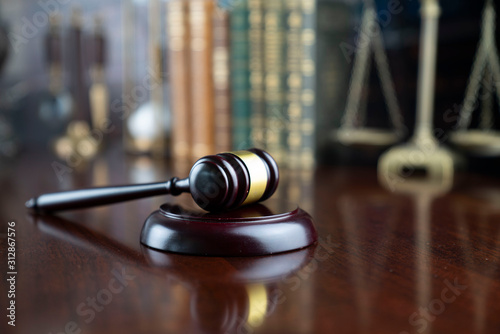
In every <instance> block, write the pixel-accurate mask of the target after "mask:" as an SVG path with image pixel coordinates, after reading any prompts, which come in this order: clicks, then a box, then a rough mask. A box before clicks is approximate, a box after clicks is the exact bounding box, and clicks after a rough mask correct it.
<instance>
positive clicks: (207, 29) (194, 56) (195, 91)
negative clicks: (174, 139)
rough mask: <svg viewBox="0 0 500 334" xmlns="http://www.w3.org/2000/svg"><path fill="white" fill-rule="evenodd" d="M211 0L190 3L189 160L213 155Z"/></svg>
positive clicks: (212, 4) (193, 0) (196, 0)
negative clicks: (190, 135) (191, 129)
mask: <svg viewBox="0 0 500 334" xmlns="http://www.w3.org/2000/svg"><path fill="white" fill-rule="evenodd" d="M213 8H214V3H213V1H211V0H191V1H190V2H189V24H190V33H191V39H190V40H191V43H190V44H191V45H190V49H191V59H190V60H191V103H192V126H193V132H192V140H193V145H192V157H193V159H198V158H200V157H202V156H205V155H209V154H214V153H216V152H215V147H214V130H215V129H214V107H213V106H214V101H213V77H212V71H211V69H212V28H213V27H212V20H211V18H212V14H213Z"/></svg>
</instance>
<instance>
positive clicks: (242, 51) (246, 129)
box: [231, 0, 252, 149]
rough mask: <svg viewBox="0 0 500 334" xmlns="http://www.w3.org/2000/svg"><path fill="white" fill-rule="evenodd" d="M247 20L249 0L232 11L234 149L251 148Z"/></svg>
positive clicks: (241, 1) (237, 3) (240, 2)
mask: <svg viewBox="0 0 500 334" xmlns="http://www.w3.org/2000/svg"><path fill="white" fill-rule="evenodd" d="M248 20H249V18H248V4H247V1H245V0H240V1H237V2H236V3H235V6H234V7H233V8H232V11H231V86H232V108H233V149H244V148H248V147H251V146H252V143H251V141H250V129H251V127H250V115H251V111H250V96H249V91H250V72H249V35H248Z"/></svg>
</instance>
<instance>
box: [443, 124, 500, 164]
mask: <svg viewBox="0 0 500 334" xmlns="http://www.w3.org/2000/svg"><path fill="white" fill-rule="evenodd" d="M450 142H451V143H452V144H453V145H454V146H456V147H457V148H459V149H460V150H462V151H464V152H466V153H468V154H471V155H477V156H487V157H490V156H497V155H500V133H499V132H497V131H491V130H488V131H485V130H479V129H478V130H466V131H456V132H452V133H451V134H450Z"/></svg>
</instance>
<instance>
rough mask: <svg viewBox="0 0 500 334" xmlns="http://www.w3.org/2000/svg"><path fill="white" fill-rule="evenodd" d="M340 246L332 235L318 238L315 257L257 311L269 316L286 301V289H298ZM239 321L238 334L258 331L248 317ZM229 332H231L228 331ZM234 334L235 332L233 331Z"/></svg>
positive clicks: (263, 317) (284, 280)
mask: <svg viewBox="0 0 500 334" xmlns="http://www.w3.org/2000/svg"><path fill="white" fill-rule="evenodd" d="M336 247H338V244H336V243H334V242H333V241H332V237H331V235H328V236H327V237H326V238H321V237H320V238H319V239H318V246H317V247H316V249H315V251H314V255H313V258H312V259H311V261H310V262H309V263H308V264H306V265H305V266H304V267H302V268H301V269H300V270H298V271H297V272H295V273H294V274H293V275H291V276H288V277H285V278H283V279H282V283H284V284H285V285H286V286H285V287H283V288H276V289H274V290H273V291H272V292H271V293H272V294H273V295H274V298H272V299H270V300H267V302H266V303H265V305H264V304H263V305H256V309H257V312H259V313H260V315H261V317H259V318H262V319H265V318H267V317H268V316H269V314H268V310H269V309H274V308H275V307H276V306H277V305H281V304H283V303H285V302H286V300H287V297H286V295H285V290H289V291H292V292H293V291H297V290H298V289H299V288H300V287H301V285H302V284H303V282H305V281H307V280H308V279H309V278H310V277H311V276H312V274H313V273H315V272H316V271H317V270H318V268H319V266H320V264H321V263H323V262H325V261H327V260H328V259H330V257H331V256H332V254H333V253H334V252H335V248H336ZM268 303H269V304H270V305H268ZM238 322H239V324H240V326H238V330H237V334H251V333H254V332H255V331H256V329H257V328H256V327H257V326H258V325H260V323H259V324H252V323H249V322H248V321H247V319H244V318H241V317H239V318H238ZM226 334H229V333H226ZM231 334H233V333H231Z"/></svg>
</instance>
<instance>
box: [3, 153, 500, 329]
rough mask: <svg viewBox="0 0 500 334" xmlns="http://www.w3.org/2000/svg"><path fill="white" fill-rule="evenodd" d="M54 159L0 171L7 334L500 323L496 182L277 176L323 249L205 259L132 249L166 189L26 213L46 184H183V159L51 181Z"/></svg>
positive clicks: (111, 160)
mask: <svg viewBox="0 0 500 334" xmlns="http://www.w3.org/2000/svg"><path fill="white" fill-rule="evenodd" d="M54 162H57V160H55V159H54V158H51V156H50V155H47V154H42V153H38V154H35V153H26V154H24V155H22V156H21V157H20V158H19V159H18V160H16V161H15V162H11V163H4V164H3V165H2V166H1V169H0V179H1V182H0V187H1V188H0V189H1V193H0V198H1V200H0V203H1V204H0V219H1V220H0V224H1V230H0V233H2V238H1V239H0V244H1V249H0V252H1V260H0V264H1V275H0V276H1V277H2V279H1V283H0V288H1V290H0V291H1V297H0V301H1V305H0V308H1V309H2V310H3V311H2V316H1V318H0V319H2V320H1V322H0V332H2V333H5V332H7V333H11V332H12V333H15V332H17V333H53V334H55V333H79V331H80V333H96V334H98V333H397V334H399V333H498V332H499V331H500V316H499V314H500V303H499V299H500V270H499V266H500V263H499V254H500V252H499V248H500V182H499V180H497V179H493V178H489V177H484V176H480V175H472V174H464V175H461V177H460V178H459V181H458V182H457V184H456V186H455V187H454V188H453V189H452V190H451V191H450V192H448V193H446V194H441V195H433V194H431V193H429V192H427V191H425V189H420V190H419V191H416V192H415V193H405V194H400V193H391V192H390V191H388V190H385V189H384V188H382V187H381V186H380V185H379V184H378V182H377V175H376V171H375V170H374V169H369V168H366V169H365V168H340V167H339V168H329V167H322V168H319V169H318V170H317V171H316V172H315V173H314V174H308V173H291V172H286V171H283V181H282V184H281V185H280V187H279V188H278V191H277V194H276V197H282V198H287V199H289V200H292V201H296V202H299V203H300V206H301V207H302V208H303V209H305V210H306V211H308V212H309V213H310V214H311V215H312V216H313V218H314V220H315V225H316V227H317V230H318V234H319V239H320V242H319V243H318V244H316V245H315V246H313V247H310V248H307V249H303V250H301V251H296V252H290V253H284V254H281V255H277V256H268V257H256V258H237V257H233V258H216V257H212V258H211V257H195V256H186V255H175V254H165V253H160V252H155V251H152V250H151V249H147V248H145V247H141V245H140V243H139V235H140V230H141V227H142V224H143V222H144V220H145V219H146V218H147V216H148V215H149V214H150V213H151V212H152V211H153V210H155V209H157V208H158V207H159V205H160V204H161V203H163V202H165V201H169V200H170V199H171V198H169V197H168V196H165V197H159V198H154V199H143V200H138V201H133V202H128V203H124V204H117V205H113V206H108V207H102V208H94V209H88V210H80V211H75V212H67V213H64V214H60V215H58V216H31V215H30V214H28V213H27V212H26V210H25V209H24V202H25V201H26V200H27V199H28V198H30V197H32V196H34V195H38V194H41V193H43V192H49V191H59V190H68V189H74V188H79V187H87V186H101V185H107V184H124V183H128V182H130V183H139V182H154V181H161V180H166V179H168V178H169V177H172V176H174V174H175V176H179V177H185V176H187V172H188V166H172V165H169V164H166V163H162V162H154V161H150V160H148V159H147V158H144V157H142V158H141V157H137V158H130V157H129V158H125V157H124V156H123V154H122V153H121V152H120V151H118V150H117V151H113V152H109V153H108V154H106V155H105V156H103V157H100V158H99V159H97V160H96V161H94V162H92V163H89V164H83V163H78V164H76V165H77V166H75V167H74V168H73V167H72V168H70V169H63V171H62V173H63V174H64V175H62V176H61V177H60V179H59V178H58V176H57V175H56V173H55V172H54V166H55V165H54ZM56 167H61V166H59V165H57V166H56ZM174 171H175V173H174ZM60 172H61V171H60ZM183 196H189V195H187V194H184V195H182V196H181V197H183ZM183 200H186V199H183ZM8 221H15V222H16V227H15V228H16V234H17V235H16V243H17V249H16V252H17V253H16V254H17V258H16V271H17V273H18V274H17V277H16V278H17V281H16V327H15V329H13V328H11V327H10V326H7V319H6V316H5V314H6V307H7V298H6V295H7V281H6V279H7V274H6V273H7V271H8V269H7V263H6V262H7V259H6V258H7V254H6V248H7V238H6V234H5V233H6V232H7V222H8ZM123 275H125V276H123ZM117 276H122V277H120V279H121V281H120V279H117V278H116V277H117ZM93 302H95V303H96V304H95V305H94V307H95V309H92V306H89V305H90V304H92V303H93Z"/></svg>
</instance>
